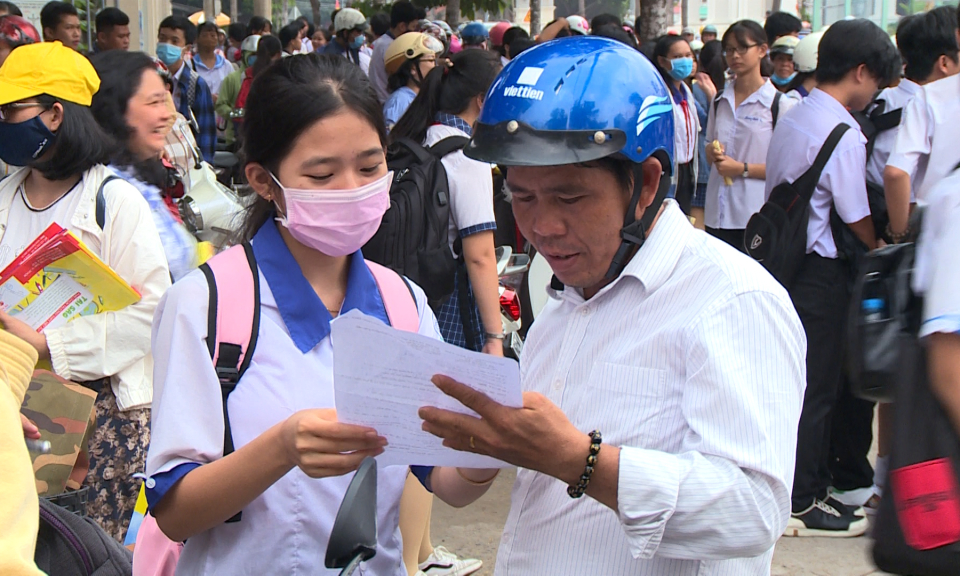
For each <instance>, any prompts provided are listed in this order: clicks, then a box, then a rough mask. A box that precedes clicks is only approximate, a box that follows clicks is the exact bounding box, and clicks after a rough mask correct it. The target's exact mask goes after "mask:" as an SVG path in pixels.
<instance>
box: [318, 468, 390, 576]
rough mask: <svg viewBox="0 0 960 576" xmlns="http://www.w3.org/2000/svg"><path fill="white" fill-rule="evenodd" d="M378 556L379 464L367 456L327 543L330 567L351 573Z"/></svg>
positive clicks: (345, 499) (341, 507)
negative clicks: (361, 564) (362, 563)
mask: <svg viewBox="0 0 960 576" xmlns="http://www.w3.org/2000/svg"><path fill="white" fill-rule="evenodd" d="M376 554H377V462H376V460H374V459H373V458H370V457H367V458H365V459H364V460H363V463H362V464H360V468H359V469H358V470H357V473H356V475H354V477H353V480H351V481H350V486H348V487H347V493H346V495H345V496H344V497H343V502H341V503H340V510H339V511H338V512H337V519H336V521H335V522H334V523H333V530H331V531H330V541H329V542H327V557H326V559H325V560H324V565H325V566H326V567H327V568H343V571H342V572H340V573H341V574H343V575H344V576H347V575H349V574H352V573H353V571H354V570H356V568H357V566H359V565H360V563H361V562H364V561H366V560H369V559H371V558H373V557H374V556H376Z"/></svg>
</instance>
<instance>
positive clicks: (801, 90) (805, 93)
mask: <svg viewBox="0 0 960 576" xmlns="http://www.w3.org/2000/svg"><path fill="white" fill-rule="evenodd" d="M797 92H799V93H800V96H802V97H804V98H806V97H807V96H809V95H810V92H808V91H807V89H806V88H804V87H803V84H801V85H799V86H797Z"/></svg>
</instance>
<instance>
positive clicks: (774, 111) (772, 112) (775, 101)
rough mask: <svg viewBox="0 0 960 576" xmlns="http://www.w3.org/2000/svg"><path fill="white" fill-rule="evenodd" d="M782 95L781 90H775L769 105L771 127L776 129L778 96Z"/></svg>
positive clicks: (778, 108) (778, 110)
mask: <svg viewBox="0 0 960 576" xmlns="http://www.w3.org/2000/svg"><path fill="white" fill-rule="evenodd" d="M781 96H783V92H780V91H779V90H777V94H776V96H774V97H773V104H771V105H770V115H771V116H773V129H774V130H776V129H777V117H778V116H780V97H781Z"/></svg>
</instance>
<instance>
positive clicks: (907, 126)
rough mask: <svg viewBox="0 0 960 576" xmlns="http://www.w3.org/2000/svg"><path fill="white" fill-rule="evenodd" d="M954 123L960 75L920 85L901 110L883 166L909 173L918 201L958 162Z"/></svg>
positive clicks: (959, 106) (958, 118) (958, 117)
mask: <svg viewBox="0 0 960 576" xmlns="http://www.w3.org/2000/svg"><path fill="white" fill-rule="evenodd" d="M958 123H960V76H956V75H955V76H950V77H947V78H943V79H941V80H937V81H936V82H931V83H930V84H927V85H925V86H922V87H921V88H920V91H919V92H917V95H916V96H915V97H914V98H913V100H911V101H910V103H909V104H907V107H906V108H904V110H903V118H901V119H900V130H899V132H898V133H897V142H896V144H895V145H894V147H893V153H892V154H890V158H889V159H888V160H887V165H888V166H893V167H895V168H899V169H900V170H903V171H904V172H906V173H907V174H910V176H911V178H913V183H914V186H913V190H914V194H915V195H916V198H917V200H918V201H920V202H923V201H924V200H925V199H926V196H927V193H928V192H929V191H930V190H931V189H932V188H933V187H934V186H936V184H937V182H939V181H940V180H941V179H943V177H944V176H946V175H947V174H949V173H950V172H952V171H953V169H954V168H955V167H956V165H957V163H958V162H960V147H958V146H957V143H956V134H957V125H958Z"/></svg>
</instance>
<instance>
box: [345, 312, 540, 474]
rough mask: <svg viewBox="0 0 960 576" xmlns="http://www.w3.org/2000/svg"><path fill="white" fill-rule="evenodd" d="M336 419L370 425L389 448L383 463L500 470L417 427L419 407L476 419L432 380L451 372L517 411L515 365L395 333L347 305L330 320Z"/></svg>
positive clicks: (517, 370)
mask: <svg viewBox="0 0 960 576" xmlns="http://www.w3.org/2000/svg"><path fill="white" fill-rule="evenodd" d="M331 338H332V340H333V385H334V391H335V395H336V407H337V420H339V421H341V422H346V423H348V424H358V425H362V426H369V427H371V428H374V429H375V430H376V431H377V432H378V433H379V434H380V435H381V436H383V437H384V438H386V439H387V442H388V443H389V445H388V446H387V448H386V450H385V451H384V453H383V454H381V455H380V456H379V457H377V461H378V463H379V464H380V465H381V466H389V465H394V464H399V465H405V466H411V465H413V466H459V467H461V468H504V467H507V466H508V464H506V463H504V462H501V461H500V460H496V459H494V458H490V457H488V456H482V455H480V454H473V453H470V452H458V451H456V450H453V449H451V448H445V447H444V446H443V440H441V439H440V438H437V437H436V436H434V435H432V434H429V433H427V432H424V431H423V430H421V429H420V427H421V425H422V424H423V420H421V419H420V416H419V415H418V414H417V411H418V410H420V408H421V407H423V406H436V407H438V408H443V409H445V410H451V411H453V412H459V413H461V414H470V415H473V416H477V414H476V413H475V412H473V411H472V410H470V409H468V408H466V407H464V406H463V405H462V404H460V403H459V402H457V401H456V400H454V399H453V398H451V397H449V396H447V395H445V394H444V393H443V392H441V391H440V389H439V388H437V387H436V386H435V385H434V384H433V383H432V382H431V381H430V379H431V378H433V376H434V375H436V374H442V375H444V376H449V377H451V378H453V379H454V380H456V381H458V382H463V383H464V384H467V385H468V386H470V387H472V388H474V389H476V390H479V391H481V392H483V393H484V394H486V395H487V396H489V397H490V398H492V399H493V400H494V401H496V402H498V403H500V404H503V405H505V406H510V407H514V408H519V407H521V406H522V405H523V397H522V393H521V391H520V367H519V366H518V364H517V363H516V362H515V361H513V360H510V359H507V358H497V357H495V356H489V355H486V354H479V353H477V352H471V351H469V350H464V349H463V348H460V347H457V346H453V345H451V344H446V343H444V342H441V341H440V340H435V339H433V338H428V337H426V336H421V335H419V334H413V333H411V332H401V331H399V330H395V329H393V328H390V327H389V326H387V325H385V324H383V322H381V321H379V320H377V319H376V318H373V317H370V316H366V315H364V314H362V313H360V312H358V311H356V310H351V311H350V312H348V313H347V314H344V315H343V316H342V317H340V318H337V319H336V320H334V321H333V324H332V325H331Z"/></svg>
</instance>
